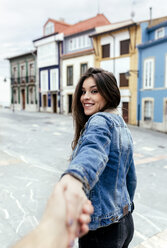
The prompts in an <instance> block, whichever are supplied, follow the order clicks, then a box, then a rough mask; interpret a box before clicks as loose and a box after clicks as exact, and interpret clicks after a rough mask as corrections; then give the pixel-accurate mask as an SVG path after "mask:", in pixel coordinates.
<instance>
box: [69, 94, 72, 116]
mask: <svg viewBox="0 0 167 248" xmlns="http://www.w3.org/2000/svg"><path fill="white" fill-rule="evenodd" d="M68 113H72V95H68Z"/></svg>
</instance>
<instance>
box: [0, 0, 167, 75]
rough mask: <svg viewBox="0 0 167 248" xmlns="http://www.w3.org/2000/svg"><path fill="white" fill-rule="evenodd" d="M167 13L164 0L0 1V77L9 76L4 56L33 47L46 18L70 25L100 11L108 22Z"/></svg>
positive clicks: (139, 18) (166, 2)
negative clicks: (150, 10)
mask: <svg viewBox="0 0 167 248" xmlns="http://www.w3.org/2000/svg"><path fill="white" fill-rule="evenodd" d="M150 7H152V17H153V18H157V17H161V16H166V15H167V1H166V0H46V1H43V0H0V77H3V76H8V75H9V66H8V63H7V61H6V62H5V61H4V58H6V57H10V56H14V55H16V54H20V53H22V52H26V51H30V50H32V49H33V45H32V40H34V39H36V38H39V37H41V36H42V27H43V25H44V23H45V22H46V21H47V19H48V18H53V19H56V20H59V19H60V18H63V19H64V20H65V22H67V23H70V24H73V23H76V22H78V21H81V20H85V19H87V18H90V17H93V16H95V15H96V14H97V13H98V12H100V13H103V14H104V15H105V16H106V17H107V18H108V19H109V21H110V22H118V21H122V20H127V19H130V18H131V15H132V14H131V13H132V12H133V15H134V18H133V19H134V20H135V21H139V20H146V19H148V18H149V8H150Z"/></svg>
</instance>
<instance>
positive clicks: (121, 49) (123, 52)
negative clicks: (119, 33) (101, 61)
mask: <svg viewBox="0 0 167 248" xmlns="http://www.w3.org/2000/svg"><path fill="white" fill-rule="evenodd" d="M125 42H126V43H128V49H127V47H125V46H123V43H125ZM126 45H127V44H126ZM125 48H126V49H125ZM129 52H130V39H126V40H120V55H126V54H129Z"/></svg>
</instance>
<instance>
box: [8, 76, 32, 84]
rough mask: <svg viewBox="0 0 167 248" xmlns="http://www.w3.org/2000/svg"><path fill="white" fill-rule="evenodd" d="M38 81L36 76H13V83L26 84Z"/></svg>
mask: <svg viewBox="0 0 167 248" xmlns="http://www.w3.org/2000/svg"><path fill="white" fill-rule="evenodd" d="M35 81H36V76H28V77H17V78H14V77H12V78H11V84H20V83H21V84H26V83H30V84H34V83H35Z"/></svg>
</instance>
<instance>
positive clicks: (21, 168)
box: [0, 109, 167, 248]
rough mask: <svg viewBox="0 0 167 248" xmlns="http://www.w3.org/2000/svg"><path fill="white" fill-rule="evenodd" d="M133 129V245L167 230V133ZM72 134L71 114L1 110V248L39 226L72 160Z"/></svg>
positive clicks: (131, 127) (132, 127) (134, 127)
mask: <svg viewBox="0 0 167 248" xmlns="http://www.w3.org/2000/svg"><path fill="white" fill-rule="evenodd" d="M129 128H130V130H131V132H132V136H133V140H134V158H135V164H136V170H137V178H138V185H137V191H136V195H135V211H134V214H133V216H134V222H135V234H134V239H133V241H132V243H131V245H130V248H134V247H136V246H137V245H139V244H141V243H142V242H145V241H147V240H148V239H149V238H151V237H152V236H154V235H156V234H158V233H162V232H163V231H165V230H166V229H167V211H166V209H167V193H166V188H167V134H164V133H160V132H155V131H152V130H147V129H143V128H140V127H136V126H129ZM72 139H73V121H72V117H71V116H64V115H58V114H49V113H30V112H24V111H20V112H12V111H11V110H8V109H0V157H1V159H0V247H1V248H6V247H8V246H10V245H11V244H13V243H14V242H15V241H16V240H17V239H19V238H21V237H22V236H23V235H24V234H26V233H27V232H28V231H30V230H32V228H34V227H35V226H36V225H37V223H38V221H39V220H40V217H41V216H42V213H43V210H44V208H45V204H46V202H47V199H48V196H49V195H50V193H51V191H52V189H53V186H54V185H55V183H56V182H57V181H58V180H59V177H60V175H61V174H62V172H63V171H64V170H65V168H66V167H67V165H68V160H69V158H70V154H71V141H72ZM76 247H77V245H76ZM142 247H143V248H144V246H142ZM149 247H151V248H152V247H154V246H149ZM155 247H156V248H161V246H155ZM165 247H167V244H166V246H164V248H165Z"/></svg>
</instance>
